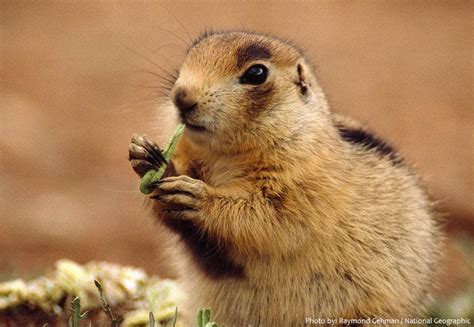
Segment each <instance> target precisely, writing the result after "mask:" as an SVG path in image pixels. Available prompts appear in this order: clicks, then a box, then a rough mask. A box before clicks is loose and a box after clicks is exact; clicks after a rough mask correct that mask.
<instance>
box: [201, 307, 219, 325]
mask: <svg viewBox="0 0 474 327" xmlns="http://www.w3.org/2000/svg"><path fill="white" fill-rule="evenodd" d="M197 324H198V327H218V326H217V324H216V323H215V322H211V309H208V308H204V309H199V311H198V316H197Z"/></svg>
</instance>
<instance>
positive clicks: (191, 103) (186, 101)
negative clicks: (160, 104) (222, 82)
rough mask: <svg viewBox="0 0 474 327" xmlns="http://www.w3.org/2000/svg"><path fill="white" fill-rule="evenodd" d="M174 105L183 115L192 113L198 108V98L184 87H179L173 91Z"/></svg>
mask: <svg viewBox="0 0 474 327" xmlns="http://www.w3.org/2000/svg"><path fill="white" fill-rule="evenodd" d="M173 103H174V104H175V106H176V107H177V108H178V110H179V111H180V112H182V113H187V112H190V111H192V110H194V109H195V108H196V106H197V100H196V98H195V97H194V96H193V95H192V94H191V92H190V91H189V90H188V89H186V88H184V87H177V88H176V89H174V90H173Z"/></svg>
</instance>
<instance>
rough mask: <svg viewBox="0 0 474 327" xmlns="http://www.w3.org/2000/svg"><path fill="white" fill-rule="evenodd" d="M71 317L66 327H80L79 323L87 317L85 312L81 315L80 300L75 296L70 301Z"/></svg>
mask: <svg viewBox="0 0 474 327" xmlns="http://www.w3.org/2000/svg"><path fill="white" fill-rule="evenodd" d="M71 311H72V315H71V317H70V318H69V321H68V323H67V325H68V327H80V326H81V321H82V320H84V318H85V317H86V316H87V311H86V312H84V313H83V314H81V299H80V298H79V297H78V296H76V297H75V298H74V299H73V300H72V301H71Z"/></svg>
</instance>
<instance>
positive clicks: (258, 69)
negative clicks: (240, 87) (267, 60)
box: [240, 64, 268, 85]
mask: <svg viewBox="0 0 474 327" xmlns="http://www.w3.org/2000/svg"><path fill="white" fill-rule="evenodd" d="M267 75H268V68H267V67H265V66H264V65H261V64H256V65H252V66H250V68H249V69H247V70H246V71H245V73H244V74H243V75H242V76H241V77H240V83H241V84H252V85H258V84H263V83H265V81H266V80H267Z"/></svg>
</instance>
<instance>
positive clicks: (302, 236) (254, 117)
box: [130, 32, 440, 327]
mask: <svg viewBox="0 0 474 327" xmlns="http://www.w3.org/2000/svg"><path fill="white" fill-rule="evenodd" d="M170 101H172V102H173V104H174V106H175V107H176V108H177V110H178V112H179V116H180V119H181V121H182V122H183V123H184V124H186V129H185V132H184V135H183V136H182V137H181V139H180V141H179V143H178V147H177V150H176V153H175V155H174V157H173V159H172V166H173V169H172V172H170V174H171V175H173V176H171V177H166V178H164V179H162V180H161V181H160V182H159V183H157V184H156V190H155V192H154V194H153V196H152V198H153V199H154V200H153V209H154V212H155V214H156V216H157V219H158V220H159V221H160V222H162V223H163V224H164V225H165V226H167V228H169V229H170V230H172V231H173V232H174V233H176V234H178V235H179V236H180V237H181V239H182V241H183V242H182V244H183V245H184V246H183V249H184V252H185V257H186V258H187V259H188V261H187V262H188V264H189V266H188V267H187V268H186V269H185V271H184V272H183V278H182V287H183V289H184V290H185V291H186V293H187V299H186V301H185V302H184V303H183V304H182V305H181V307H180V308H179V310H180V312H181V313H183V314H184V318H183V319H184V321H185V322H186V326H191V325H193V324H194V317H195V313H196V312H197V310H198V309H199V308H201V307H210V308H212V311H213V320H215V321H216V322H218V323H219V324H222V325H224V326H228V327H231V326H235V327H241V326H265V327H273V326H304V325H311V324H312V323H311V321H310V320H308V318H316V319H317V318H337V319H339V318H345V319H367V318H383V319H390V318H393V319H396V318H403V317H406V318H408V317H418V315H419V314H420V310H421V309H422V306H423V303H424V301H425V300H426V296H427V293H428V292H429V289H430V287H431V286H432V283H433V270H434V269H435V267H436V264H437V260H438V253H439V246H440V232H439V228H438V224H437V222H436V219H435V216H436V215H435V211H434V210H433V208H432V205H431V203H430V201H429V200H428V198H427V196H426V194H425V192H424V191H423V189H422V187H421V186H420V182H419V180H418V178H417V177H416V176H415V175H414V174H413V173H412V172H411V171H410V170H409V168H407V167H406V165H404V163H403V160H402V159H401V158H400V157H399V156H398V154H397V153H396V152H394V150H393V149H392V148H390V147H389V146H388V145H387V144H385V143H383V142H382V141H381V140H379V139H378V138H377V137H375V136H373V135H372V134H370V133H369V132H367V131H366V130H365V129H364V128H362V127H361V126H360V125H359V124H358V123H357V122H355V121H352V120H350V119H347V118H344V117H341V116H339V115H336V114H334V113H332V112H331V111H330V109H329V107H328V103H327V101H326V99H325V96H324V93H323V91H322V90H321V87H320V86H319V85H318V82H317V80H316V78H315V76H314V74H313V72H312V69H311V68H310V65H309V64H308V62H307V61H306V60H305V58H304V57H303V56H302V54H301V53H300V52H299V51H298V50H297V49H295V48H294V47H293V46H291V45H289V44H288V43H286V42H284V41H281V40H278V39H275V38H272V37H268V36H264V35H258V34H252V33H245V32H226V33H216V34H211V35H206V36H204V37H202V38H200V39H199V40H198V41H197V42H196V43H195V44H194V45H193V46H192V47H191V48H190V49H189V50H188V52H187V54H186V57H185V59H184V62H183V64H182V66H181V69H180V71H179V76H178V78H177V80H176V81H175V84H174V86H173V89H172V93H171V99H170ZM153 147H154V148H156V146H155V145H154V144H153V143H152V142H151V141H149V140H147V139H146V138H144V137H142V136H138V135H135V136H134V137H133V138H132V144H131V145H130V159H131V163H132V167H133V168H134V170H135V171H136V172H137V173H138V174H139V175H140V176H143V174H144V172H146V170H147V169H149V167H150V166H153V150H152V149H151V148H153ZM343 323H344V321H343V322H341V325H342V324H343ZM352 325H357V323H354V322H353V323H352Z"/></svg>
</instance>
